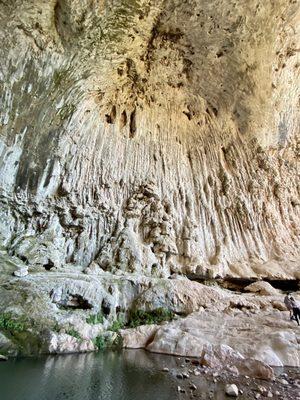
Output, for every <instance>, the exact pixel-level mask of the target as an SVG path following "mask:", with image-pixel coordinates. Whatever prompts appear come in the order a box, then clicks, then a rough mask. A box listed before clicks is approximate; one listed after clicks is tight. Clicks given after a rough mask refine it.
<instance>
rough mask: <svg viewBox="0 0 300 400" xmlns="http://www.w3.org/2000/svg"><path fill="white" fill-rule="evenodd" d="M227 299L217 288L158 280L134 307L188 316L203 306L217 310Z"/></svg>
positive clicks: (174, 280)
mask: <svg viewBox="0 0 300 400" xmlns="http://www.w3.org/2000/svg"><path fill="white" fill-rule="evenodd" d="M229 297H230V296H229V294H227V293H225V292H224V291H222V290H221V289H219V288H217V287H216V288H215V287H210V286H205V285H202V284H201V283H198V282H193V281H190V280H188V279H172V280H159V281H157V282H156V283H155V282H154V283H153V284H152V285H151V287H150V288H149V289H147V290H145V291H144V292H143V293H141V295H140V296H139V297H138V298H137V300H136V301H135V303H134V306H135V308H137V309H144V310H152V309H155V308H160V307H163V308H167V309H169V310H173V311H174V312H177V313H180V314H189V313H191V312H193V311H197V310H199V309H201V308H202V307H203V306H204V307H208V308H215V307H217V308H218V307H219V306H220V305H221V304H225V303H226V298H229Z"/></svg>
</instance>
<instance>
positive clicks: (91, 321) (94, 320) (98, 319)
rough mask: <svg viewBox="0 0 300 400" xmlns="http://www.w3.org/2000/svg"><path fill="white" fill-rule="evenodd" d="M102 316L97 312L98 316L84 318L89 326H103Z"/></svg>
mask: <svg viewBox="0 0 300 400" xmlns="http://www.w3.org/2000/svg"><path fill="white" fill-rule="evenodd" d="M103 318H104V317H103V314H102V313H101V312H99V313H98V314H93V315H89V316H88V317H87V318H86V322H87V323H88V324H91V325H97V324H103Z"/></svg>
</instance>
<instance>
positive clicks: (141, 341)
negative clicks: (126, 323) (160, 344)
mask: <svg viewBox="0 0 300 400" xmlns="http://www.w3.org/2000/svg"><path fill="white" fill-rule="evenodd" d="M158 328H159V326H158V325H142V326H139V327H137V328H133V329H122V330H121V331H120V334H121V336H122V339H123V347H124V348H130V349H140V348H145V347H147V345H148V343H149V342H151V341H152V339H153V337H154V335H155V333H156V332H157V330H158Z"/></svg>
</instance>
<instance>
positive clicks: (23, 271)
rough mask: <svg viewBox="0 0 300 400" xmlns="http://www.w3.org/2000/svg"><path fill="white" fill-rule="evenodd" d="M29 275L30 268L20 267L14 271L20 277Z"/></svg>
mask: <svg viewBox="0 0 300 400" xmlns="http://www.w3.org/2000/svg"><path fill="white" fill-rule="evenodd" d="M27 275H28V268H25V267H24V268H19V269H17V270H15V271H14V276H16V277H18V278H24V277H25V276H27Z"/></svg>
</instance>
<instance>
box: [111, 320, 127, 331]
mask: <svg viewBox="0 0 300 400" xmlns="http://www.w3.org/2000/svg"><path fill="white" fill-rule="evenodd" d="M124 326H125V321H124V318H121V317H118V318H117V319H116V320H115V321H114V322H113V323H112V325H111V326H110V328H108V330H109V331H113V332H118V331H119V330H120V329H122V328H124Z"/></svg>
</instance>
